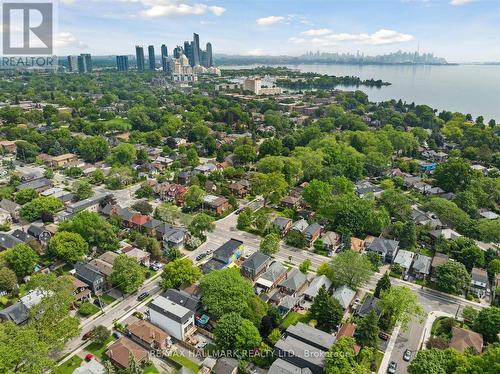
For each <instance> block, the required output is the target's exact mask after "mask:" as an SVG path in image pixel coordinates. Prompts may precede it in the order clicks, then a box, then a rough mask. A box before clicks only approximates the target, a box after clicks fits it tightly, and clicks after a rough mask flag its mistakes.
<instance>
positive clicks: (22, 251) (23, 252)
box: [4, 244, 38, 277]
mask: <svg viewBox="0 0 500 374" xmlns="http://www.w3.org/2000/svg"><path fill="white" fill-rule="evenodd" d="M4 259H5V261H6V262H7V265H8V266H9V268H11V269H12V270H14V272H15V273H16V275H17V276H18V277H24V276H26V275H30V274H31V273H33V271H34V270H35V265H36V263H37V261H38V254H37V253H36V252H35V250H34V249H33V248H31V247H30V246H29V245H27V244H16V245H15V246H13V247H12V248H10V249H8V250H7V251H5V254H4Z"/></svg>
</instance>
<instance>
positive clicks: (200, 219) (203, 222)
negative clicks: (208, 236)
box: [189, 213, 215, 237]
mask: <svg viewBox="0 0 500 374" xmlns="http://www.w3.org/2000/svg"><path fill="white" fill-rule="evenodd" d="M214 229H215V223H214V218H213V217H211V216H209V215H208V214H206V213H199V214H197V215H196V216H195V217H194V218H193V220H192V221H191V223H190V224H189V231H190V232H191V234H193V235H194V236H198V237H204V236H205V233H206V232H211V231H214Z"/></svg>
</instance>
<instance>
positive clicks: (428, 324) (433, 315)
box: [418, 311, 455, 349]
mask: <svg viewBox="0 0 500 374" xmlns="http://www.w3.org/2000/svg"><path fill="white" fill-rule="evenodd" d="M439 317H451V318H455V316H454V315H453V314H450V313H445V312H441V311H432V312H430V313H429V314H428V315H427V319H426V320H425V323H424V333H423V334H422V338H421V339H420V343H419V344H418V346H419V349H425V343H426V342H427V340H429V338H430V336H431V331H432V324H433V323H434V321H435V320H436V319H437V318H439Z"/></svg>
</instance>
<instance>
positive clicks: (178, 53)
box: [174, 45, 182, 58]
mask: <svg viewBox="0 0 500 374" xmlns="http://www.w3.org/2000/svg"><path fill="white" fill-rule="evenodd" d="M181 53H182V47H181V46H180V45H178V46H177V47H175V48H174V58H180V57H181Z"/></svg>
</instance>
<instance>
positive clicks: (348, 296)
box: [332, 284, 356, 309]
mask: <svg viewBox="0 0 500 374" xmlns="http://www.w3.org/2000/svg"><path fill="white" fill-rule="evenodd" d="M332 296H333V298H335V299H337V301H338V302H339V303H340V305H342V308H344V309H347V308H349V305H351V303H352V300H353V299H354V296H356V291H354V290H353V289H352V288H351V287H349V286H347V285H345V284H344V285H342V286H340V287H337V289H336V290H335V291H333V294H332Z"/></svg>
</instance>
